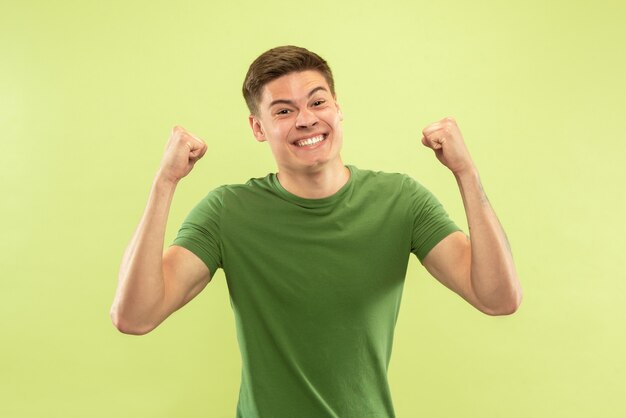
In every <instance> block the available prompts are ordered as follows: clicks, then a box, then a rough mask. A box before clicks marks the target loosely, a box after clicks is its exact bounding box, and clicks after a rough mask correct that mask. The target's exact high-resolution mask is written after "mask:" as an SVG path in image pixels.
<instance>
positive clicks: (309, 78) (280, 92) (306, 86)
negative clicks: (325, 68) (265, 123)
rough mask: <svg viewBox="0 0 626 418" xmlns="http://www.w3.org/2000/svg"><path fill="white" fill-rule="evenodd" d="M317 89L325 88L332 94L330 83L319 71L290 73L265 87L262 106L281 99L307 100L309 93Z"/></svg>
mask: <svg viewBox="0 0 626 418" xmlns="http://www.w3.org/2000/svg"><path fill="white" fill-rule="evenodd" d="M317 87H323V88H325V89H326V90H327V91H328V92H329V94H330V87H329V86H328V82H327V81H326V79H325V78H324V76H323V75H322V73H320V72H319V71H315V70H307V71H299V72H294V73H289V74H286V75H284V76H281V77H278V78H277V79H275V80H272V81H270V82H269V83H267V84H266V85H265V86H264V87H263V94H262V95H261V105H262V106H267V105H268V104H269V103H271V102H272V101H274V100H279V99H284V100H292V101H297V100H300V99H303V98H307V95H308V93H309V92H310V91H311V90H313V89H315V88H317Z"/></svg>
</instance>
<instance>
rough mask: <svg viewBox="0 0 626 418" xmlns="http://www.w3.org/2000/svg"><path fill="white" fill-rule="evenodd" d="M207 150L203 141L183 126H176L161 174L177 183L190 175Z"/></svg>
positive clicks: (167, 147)
mask: <svg viewBox="0 0 626 418" xmlns="http://www.w3.org/2000/svg"><path fill="white" fill-rule="evenodd" d="M206 150H207V146H206V144H205V143H204V141H203V140H201V139H200V138H198V137H197V136H195V135H193V134H191V133H189V132H187V131H186V130H185V128H183V127H181V126H174V128H173V129H172V133H171V135H170V139H169V141H167V146H166V147H165V154H164V155H163V160H161V168H160V170H159V171H160V173H159V174H160V175H161V176H163V177H164V178H165V179H166V180H169V181H172V182H174V183H177V182H178V181H179V180H180V179H182V178H183V177H185V176H186V175H187V174H189V172H190V171H191V169H192V168H193V166H194V164H195V163H196V161H198V160H199V159H200V158H202V156H203V155H204V153H205V152H206Z"/></svg>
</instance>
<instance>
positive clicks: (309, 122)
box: [296, 108, 318, 128]
mask: <svg viewBox="0 0 626 418" xmlns="http://www.w3.org/2000/svg"><path fill="white" fill-rule="evenodd" d="M317 122H318V118H317V116H316V115H315V113H314V112H312V111H311V110H310V109H308V108H304V109H302V110H301V111H300V112H299V113H298V117H297V118H296V128H311V127H313V126H315V125H317Z"/></svg>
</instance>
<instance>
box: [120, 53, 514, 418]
mask: <svg viewBox="0 0 626 418" xmlns="http://www.w3.org/2000/svg"><path fill="white" fill-rule="evenodd" d="M243 90H244V97H245V99H246V102H247V104H248V107H249V108H250V113H251V114H250V117H249V121H250V126H251V128H252V132H253V134H254V136H255V138H256V139H257V140H258V141H262V142H267V143H268V144H269V146H270V148H271V150H272V153H273V154H274V158H275V159H276V163H277V166H278V172H277V173H276V174H269V175H267V176H266V177H264V178H257V179H251V180H249V181H248V182H247V183H246V184H241V185H230V186H223V187H220V188H217V189H215V190H213V191H212V192H210V193H209V195H208V196H207V197H206V198H205V199H203V200H202V201H201V202H200V203H199V204H198V205H197V206H196V207H195V208H194V209H193V210H192V211H191V213H190V214H189V216H188V217H187V219H186V220H185V222H184V223H183V225H182V227H181V229H180V231H179V233H178V236H177V238H176V240H175V241H174V244H173V245H172V246H170V247H169V248H168V249H167V250H166V251H165V253H163V246H164V234H165V226H166V221H167V216H168V211H169V207H170V203H171V201H172V197H173V195H174V190H175V189H176V185H177V184H178V182H179V181H180V180H181V179H182V178H183V177H185V176H186V175H187V174H189V172H190V171H191V169H192V168H193V166H194V164H195V163H196V161H198V160H199V159H200V158H202V156H203V155H204V154H205V152H206V150H207V146H206V144H205V143H204V142H203V141H202V140H201V139H199V138H197V137H196V136H194V135H192V134H191V133H189V132H187V131H186V130H184V129H183V128H181V127H175V128H174V130H173V131H172V134H171V137H170V140H169V142H168V146H167V149H166V151H165V155H164V157H163V161H162V163H161V167H160V169H159V171H158V173H157V175H156V177H155V180H154V183H153V186H152V190H151V193H150V197H149V201H148V205H147V208H146V210H145V213H144V215H143V218H142V219H141V222H140V224H139V226H138V228H137V231H136V232H135V235H134V236H133V238H132V240H131V242H130V244H129V246H128V249H127V250H126V253H125V255H124V258H123V261H122V266H121V269H120V275H119V284H118V290H117V294H116V297H115V300H114V303H113V307H112V309H111V316H112V319H113V322H114V324H115V326H116V327H117V328H118V329H119V330H120V331H122V332H124V333H129V334H144V333H147V332H149V331H150V330H152V329H153V328H155V327H156V326H157V325H158V324H160V323H161V322H162V321H163V320H164V319H165V318H167V317H168V316H169V315H170V314H171V313H172V312H174V311H176V310H177V309H179V308H180V307H182V306H183V305H185V304H186V303H187V302H188V301H189V300H191V299H192V298H193V297H194V296H195V295H197V294H198V293H199V292H200V291H201V290H202V289H203V288H204V287H205V286H206V285H207V283H208V282H209V281H210V280H211V276H212V275H213V274H214V273H215V271H216V270H217V269H218V268H222V269H223V270H224V272H225V276H226V280H227V283H228V288H229V292H230V296H231V300H232V306H233V310H234V313H235V318H236V324H237V335H238V340H239V345H240V349H241V354H242V362H243V374H242V382H241V391H240V395H239V403H238V409H237V416H238V417H244V418H250V417H269V418H279V417H289V418H293V417H299V418H300V417H315V418H319V417H341V418H344V417H393V416H394V412H393V406H392V402H391V395H390V393H389V387H388V384H387V367H388V364H389V359H390V355H391V347H392V340H393V332H394V327H395V323H396V318H397V314H398V309H399V305H400V298H401V294H402V287H403V282H404V277H405V274H406V268H407V264H408V258H409V255H410V253H413V254H415V255H416V256H417V257H418V258H419V259H420V261H421V262H422V264H423V265H424V266H425V267H426V269H427V270H428V271H429V272H430V273H431V274H432V275H433V276H434V277H436V278H437V279H438V280H440V281H441V282H442V283H443V284H444V285H446V286H447V287H449V288H450V289H452V290H453V291H455V292H456V293H458V294H459V295H460V296H462V297H463V298H464V299H465V300H467V301H468V302H469V303H471V304H472V305H473V306H475V307H476V308H477V309H479V310H481V311H482V312H485V313H487V314H489V315H505V314H510V313H513V312H514V311H515V310H516V309H517V307H518V306H519V304H520V301H521V289H520V285H519V282H518V280H517V276H516V272H515V268H514V265H513V260H512V256H511V252H510V249H509V247H508V244H507V240H506V237H505V234H504V231H503V230H502V227H501V226H500V224H499V222H498V219H497V218H496V215H495V213H494V211H493V209H492V208H491V206H490V204H489V201H488V200H487V197H486V196H485V194H484V192H483V189H482V187H481V184H480V181H479V177H478V172H477V170H476V167H475V165H474V163H473V162H472V159H471V158H470V155H469V152H468V150H467V148H466V146H465V144H464V141H463V137H462V135H461V132H460V130H459V128H458V126H457V125H456V123H455V121H454V120H453V119H450V118H446V119H443V120H441V121H439V122H436V123H433V124H431V125H429V126H428V127H426V128H425V129H424V130H423V138H422V143H423V144H424V145H425V146H427V147H429V148H431V149H433V150H434V152H435V155H436V157H437V158H438V159H439V161H441V163H443V164H444V165H445V166H446V167H448V168H449V169H450V171H451V172H452V174H453V175H454V176H455V178H456V180H457V182H458V185H459V189H460V191H461V197H462V199H463V204H464V206H465V211H466V214H467V220H468V224H469V228H470V237H471V241H470V239H469V238H468V237H467V236H466V235H465V234H463V233H462V232H460V231H459V229H458V228H457V227H456V225H455V224H454V223H453V222H452V221H451V220H450V219H449V218H448V216H447V214H446V213H445V211H444V210H443V209H442V207H441V205H440V204H439V202H438V201H437V200H436V199H435V198H434V197H433V196H432V195H431V194H430V193H429V192H428V191H427V190H425V189H424V188H423V187H421V186H420V185H419V184H418V183H417V182H415V181H414V180H412V179H411V178H409V177H407V176H405V175H400V174H387V173H381V172H373V171H367V170H360V169H358V168H356V167H354V166H345V165H344V164H343V162H342V160H341V156H340V151H341V145H342V142H343V131H342V118H343V117H342V114H341V109H340V107H339V105H338V104H337V101H336V96H335V90H334V83H333V78H332V73H331V71H330V68H329V67H328V65H327V64H326V62H325V61H324V60H323V59H322V58H320V57H319V56H318V55H316V54H314V53H312V52H310V51H308V50H306V49H303V48H297V47H292V46H288V47H279V48H275V49H272V50H270V51H267V52H266V53H264V54H262V55H261V56H260V57H259V58H257V59H256V60H255V61H254V62H253V63H252V65H251V66H250V69H249V71H248V74H247V76H246V80H245V82H244V89H243Z"/></svg>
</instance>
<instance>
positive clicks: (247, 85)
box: [242, 45, 335, 115]
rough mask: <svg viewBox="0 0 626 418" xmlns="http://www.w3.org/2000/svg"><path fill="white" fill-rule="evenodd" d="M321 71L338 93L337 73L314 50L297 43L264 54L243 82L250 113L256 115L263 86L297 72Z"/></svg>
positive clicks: (333, 92)
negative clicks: (334, 78) (336, 87)
mask: <svg viewBox="0 0 626 418" xmlns="http://www.w3.org/2000/svg"><path fill="white" fill-rule="evenodd" d="M306 70H315V71H319V72H320V73H321V74H322V75H323V76H324V78H325V79H326V82H327V83H328V87H330V92H331V93H332V94H333V96H334V95H335V82H334V80H333V73H332V72H331V71H330V67H329V66H328V64H327V63H326V61H325V60H324V59H323V58H322V57H320V56H319V55H317V54H316V53H314V52H311V51H309V50H308V49H305V48H300V47H297V46H293V45H287V46H279V47H277V48H272V49H270V50H269V51H266V52H264V53H263V54H261V55H260V56H259V57H258V58H257V59H255V60H254V62H253V63H252V64H250V68H248V73H247V74H246V78H245V80H244V82H243V89H242V90H243V97H244V99H246V104H247V105H248V109H249V110H250V113H252V114H253V115H256V114H257V112H258V110H259V109H258V104H259V102H260V101H261V95H262V94H263V87H264V86H265V85H266V84H267V83H269V82H270V81H272V80H275V79H277V78H279V77H282V76H284V75H287V74H289V73H293V72H299V71H306Z"/></svg>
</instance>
